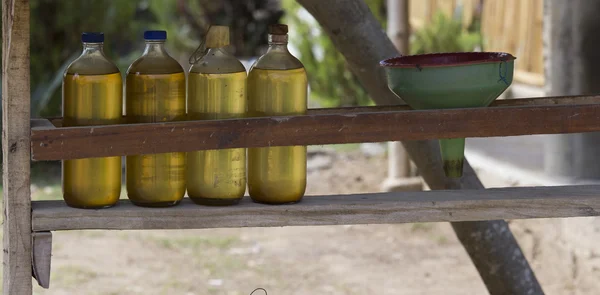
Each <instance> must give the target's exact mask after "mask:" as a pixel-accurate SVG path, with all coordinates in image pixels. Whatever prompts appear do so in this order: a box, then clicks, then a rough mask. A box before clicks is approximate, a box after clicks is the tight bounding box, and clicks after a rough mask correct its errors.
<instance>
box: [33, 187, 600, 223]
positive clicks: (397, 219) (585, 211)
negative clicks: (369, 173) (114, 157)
mask: <svg viewBox="0 0 600 295" xmlns="http://www.w3.org/2000/svg"><path fill="white" fill-rule="evenodd" d="M599 192H600V186H564V187H529V188H523V187H521V188H501V189H486V190H460V191H458V190H451V191H439V190H438V191H428V192H393V193H375V194H357V195H331V196H307V197H304V199H303V200H302V202H300V203H297V204H294V205H289V206H272V205H261V204H256V203H253V202H252V201H250V200H249V198H248V197H246V198H245V199H244V200H242V202H241V203H240V204H239V205H237V206H230V207H206V206H198V205H195V204H193V203H192V202H191V201H190V200H189V199H187V198H186V199H184V200H183V201H182V203H181V204H179V205H178V206H175V207H170V208H142V207H136V206H134V205H132V204H131V203H130V202H129V201H124V200H122V201H120V203H119V204H118V205H117V206H116V207H113V208H108V209H102V210H85V209H75V208H71V207H67V206H66V205H65V204H64V202H62V201H36V202H33V230H34V231H54V230H82V229H114V230H131V229H192V228H227V227H278V226H314V225H338V224H383V223H385V224H393V223H405V222H446V221H452V222H455V221H477V220H496V219H523V218H550V217H557V218H558V217H573V216H598V215H600V194H599Z"/></svg>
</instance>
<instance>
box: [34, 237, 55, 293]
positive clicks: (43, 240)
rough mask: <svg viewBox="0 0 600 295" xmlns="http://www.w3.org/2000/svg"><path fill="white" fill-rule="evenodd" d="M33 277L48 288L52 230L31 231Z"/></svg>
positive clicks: (43, 286)
mask: <svg viewBox="0 0 600 295" xmlns="http://www.w3.org/2000/svg"><path fill="white" fill-rule="evenodd" d="M32 259H33V277H34V278H35V279H36V280H37V282H38V284H39V285H40V286H41V287H42V288H45V289H48V288H50V266H51V262H52V232H49V231H45V232H34V233H33V257H32Z"/></svg>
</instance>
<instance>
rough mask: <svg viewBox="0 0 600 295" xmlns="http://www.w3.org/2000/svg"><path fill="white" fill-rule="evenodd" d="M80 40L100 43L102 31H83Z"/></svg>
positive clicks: (102, 35)
mask: <svg viewBox="0 0 600 295" xmlns="http://www.w3.org/2000/svg"><path fill="white" fill-rule="evenodd" d="M81 42H83V43H102V42H104V33H96V32H83V34H81Z"/></svg>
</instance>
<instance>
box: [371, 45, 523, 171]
mask: <svg viewBox="0 0 600 295" xmlns="http://www.w3.org/2000/svg"><path fill="white" fill-rule="evenodd" d="M515 59H516V58H515V57H514V56H512V55H510V54H508V53H503V52H453V53H435V54H421V55H407V56H400V57H395V58H390V59H386V60H383V61H381V62H380V65H381V66H383V67H384V68H385V71H386V74H387V82H388V87H389V88H390V90H392V91H393V92H394V93H395V94H396V95H397V96H399V97H400V98H401V99H402V100H404V101H405V102H406V103H407V104H408V105H409V106H410V107H411V108H413V109H416V110H430V109H452V108H476V107H486V106H488V105H489V104H490V103H492V102H493V101H494V100H495V99H496V98H498V96H500V94H502V93H503V92H504V91H505V90H506V88H508V86H510V84H511V83H512V80H513V71H514V60H515ZM440 149H441V153H442V160H443V161H444V171H445V173H446V176H448V177H453V178H458V177H461V176H462V171H463V161H464V149H465V139H464V138H450V139H440Z"/></svg>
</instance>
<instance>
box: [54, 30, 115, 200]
mask: <svg viewBox="0 0 600 295" xmlns="http://www.w3.org/2000/svg"><path fill="white" fill-rule="evenodd" d="M81 41H82V42H83V52H82V53H81V55H80V56H79V57H78V58H77V59H76V60H75V61H73V62H72V63H71V64H70V65H69V67H68V68H67V70H66V71H65V74H64V76H63V82H62V113H63V126H64V127H74V126H93V125H111V124H119V123H121V118H122V115H123V79H122V77H121V73H120V72H119V69H118V68H117V66H115V64H113V63H112V62H111V61H110V60H108V58H107V57H106V56H105V55H104V51H103V45H104V34H103V33H83V34H82V36H81ZM121 170H122V166H121V157H119V156H117V157H103V158H90V159H75V160H64V161H62V189H63V198H64V200H65V202H66V203H67V205H69V206H71V207H77V208H90V209H98V208H104V207H110V206H113V205H114V204H115V203H117V201H118V200H119V197H120V195H121Z"/></svg>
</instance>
